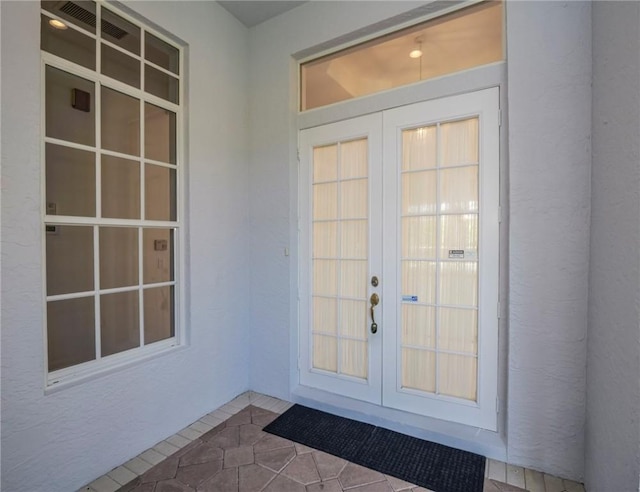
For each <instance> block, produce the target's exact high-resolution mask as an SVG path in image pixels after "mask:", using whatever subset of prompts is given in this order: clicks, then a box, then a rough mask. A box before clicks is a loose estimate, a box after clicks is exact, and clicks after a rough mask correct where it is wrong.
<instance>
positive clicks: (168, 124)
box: [144, 103, 176, 164]
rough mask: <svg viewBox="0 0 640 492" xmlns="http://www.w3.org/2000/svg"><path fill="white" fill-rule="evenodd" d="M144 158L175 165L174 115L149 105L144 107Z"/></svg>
mask: <svg viewBox="0 0 640 492" xmlns="http://www.w3.org/2000/svg"><path fill="white" fill-rule="evenodd" d="M144 156H145V157H146V158H147V159H153V160H155V161H161V162H168V163H169V164H175V163H176V114H175V113H173V112H171V111H169V110H166V109H163V108H159V107H158V106H154V105H153V104H149V103H145V105H144Z"/></svg>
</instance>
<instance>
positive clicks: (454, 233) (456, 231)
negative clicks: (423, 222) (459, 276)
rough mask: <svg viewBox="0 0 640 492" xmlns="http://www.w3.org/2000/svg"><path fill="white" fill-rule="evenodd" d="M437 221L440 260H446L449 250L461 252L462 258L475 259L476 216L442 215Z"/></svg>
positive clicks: (476, 240)
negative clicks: (438, 226)
mask: <svg viewBox="0 0 640 492" xmlns="http://www.w3.org/2000/svg"><path fill="white" fill-rule="evenodd" d="M439 220H440V258H448V257H449V256H450V251H451V250H457V251H458V252H459V251H460V250H462V251H463V253H462V254H463V255H464V256H463V258H472V259H475V258H477V253H478V215H477V214H467V215H442V216H440V219H439ZM453 254H456V253H453Z"/></svg>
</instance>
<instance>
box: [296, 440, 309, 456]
mask: <svg viewBox="0 0 640 492" xmlns="http://www.w3.org/2000/svg"><path fill="white" fill-rule="evenodd" d="M295 446H296V454H305V453H310V452H311V451H313V448H310V447H308V446H305V445H304V444H300V443H297V442H296V443H295Z"/></svg>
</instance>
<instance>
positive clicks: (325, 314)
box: [313, 297, 338, 335]
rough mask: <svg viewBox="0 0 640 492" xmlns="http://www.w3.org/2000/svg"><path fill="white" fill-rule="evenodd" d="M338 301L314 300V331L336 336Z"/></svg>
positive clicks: (329, 299)
mask: <svg viewBox="0 0 640 492" xmlns="http://www.w3.org/2000/svg"><path fill="white" fill-rule="evenodd" d="M337 329H338V301H337V300H336V299H331V298H327V297H314V298H313V331H316V332H322V333H331V334H334V335H335V334H336V333H337V331H338V330H337Z"/></svg>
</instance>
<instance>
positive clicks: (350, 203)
mask: <svg viewBox="0 0 640 492" xmlns="http://www.w3.org/2000/svg"><path fill="white" fill-rule="evenodd" d="M367 188H368V181H367V180H366V179H356V180H352V181H343V182H342V183H341V184H340V203H341V207H340V209H341V210H340V215H341V217H342V218H343V219H362V218H365V217H367V215H368V213H367V210H368V208H369V207H368V201H367V200H368V190H367Z"/></svg>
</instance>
